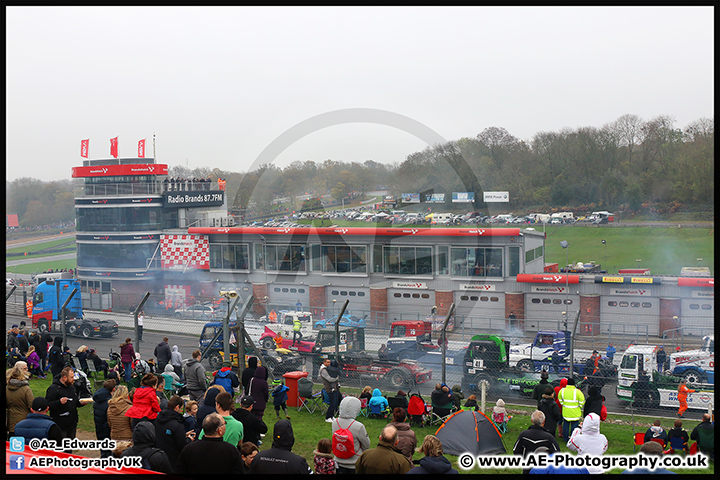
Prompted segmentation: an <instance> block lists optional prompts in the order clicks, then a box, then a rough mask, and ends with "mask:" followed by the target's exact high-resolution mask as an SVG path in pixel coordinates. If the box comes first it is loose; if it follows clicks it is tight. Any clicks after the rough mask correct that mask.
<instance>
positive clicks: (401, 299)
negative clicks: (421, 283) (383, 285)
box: [387, 288, 435, 320]
mask: <svg viewBox="0 0 720 480" xmlns="http://www.w3.org/2000/svg"><path fill="white" fill-rule="evenodd" d="M387 296H388V313H389V314H390V316H391V317H392V318H393V319H395V318H397V319H398V320H401V319H402V320H425V317H427V316H428V315H430V312H431V310H432V307H433V306H434V305H435V292H433V291H432V290H414V289H407V288H388V290H387Z"/></svg>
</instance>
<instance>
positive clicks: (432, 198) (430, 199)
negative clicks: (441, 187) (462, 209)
mask: <svg viewBox="0 0 720 480" xmlns="http://www.w3.org/2000/svg"><path fill="white" fill-rule="evenodd" d="M425 203H445V194H444V193H433V194H432V195H426V196H425Z"/></svg>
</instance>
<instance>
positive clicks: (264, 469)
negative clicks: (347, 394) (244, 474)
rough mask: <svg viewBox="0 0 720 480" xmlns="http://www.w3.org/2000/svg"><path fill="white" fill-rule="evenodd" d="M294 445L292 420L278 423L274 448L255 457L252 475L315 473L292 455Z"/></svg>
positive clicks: (276, 424)
mask: <svg viewBox="0 0 720 480" xmlns="http://www.w3.org/2000/svg"><path fill="white" fill-rule="evenodd" d="M355 400H357V399H355ZM358 402H359V400H358ZM294 444H295V435H294V434H293V428H292V423H290V420H280V421H278V422H277V423H275V428H274V429H273V443H272V447H271V448H269V449H267V450H263V451H261V452H258V454H257V455H255V459H254V460H253V462H252V464H251V465H250V473H251V474H257V473H269V474H275V475H278V474H286V475H287V474H311V473H313V471H312V469H311V468H310V466H309V465H308V463H307V460H305V458H303V457H301V456H300V455H297V454H295V453H292V447H293V445H294Z"/></svg>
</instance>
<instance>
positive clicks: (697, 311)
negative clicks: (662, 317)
mask: <svg viewBox="0 0 720 480" xmlns="http://www.w3.org/2000/svg"><path fill="white" fill-rule="evenodd" d="M714 316H715V300H713V299H705V298H683V299H682V300H681V303H680V317H681V318H680V325H681V326H683V327H685V328H686V330H685V333H692V334H693V335H700V336H702V335H710V334H711V333H714V332H715V323H714V322H713V318H714Z"/></svg>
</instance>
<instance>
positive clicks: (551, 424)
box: [538, 395, 562, 437]
mask: <svg viewBox="0 0 720 480" xmlns="http://www.w3.org/2000/svg"><path fill="white" fill-rule="evenodd" d="M538 410H540V411H541V412H543V413H544V414H545V425H543V428H544V429H545V430H547V431H548V432H550V434H552V436H553V437H554V436H555V433H556V432H557V424H558V422H559V421H560V419H561V418H562V415H561V414H560V407H558V404H557V402H556V401H555V399H554V398H553V397H552V395H543V396H542V398H541V399H540V405H538Z"/></svg>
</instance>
